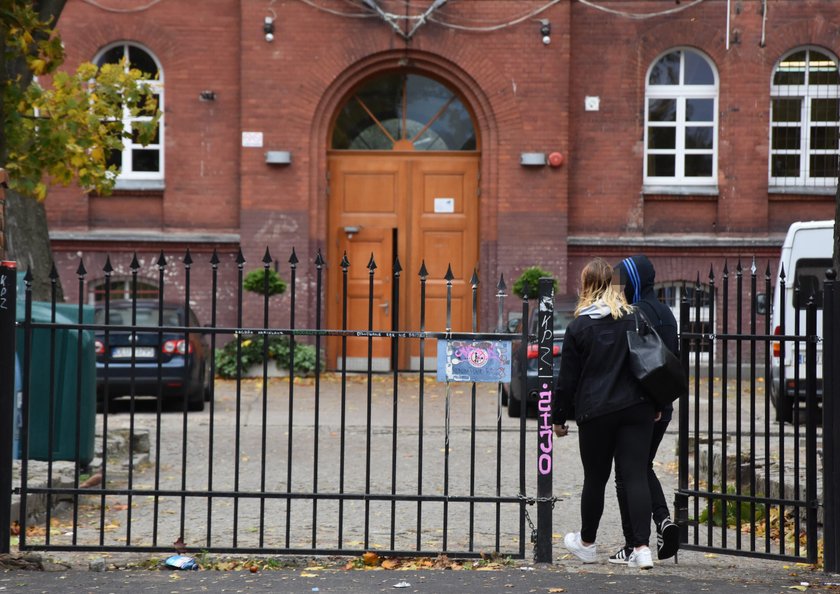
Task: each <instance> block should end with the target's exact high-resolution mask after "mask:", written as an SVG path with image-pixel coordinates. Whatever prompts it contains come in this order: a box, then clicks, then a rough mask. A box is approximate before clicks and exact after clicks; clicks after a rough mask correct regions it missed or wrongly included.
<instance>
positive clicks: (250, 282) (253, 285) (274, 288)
mask: <svg viewBox="0 0 840 594" xmlns="http://www.w3.org/2000/svg"><path fill="white" fill-rule="evenodd" d="M266 275H267V276H268V296H269V297H271V296H272V295H280V294H281V293H284V292H285V291H286V281H284V280H283V279H282V278H280V275H279V274H277V271H275V270H272V269H270V268H255V269H254V270H252V271H251V272H249V273H248V274H246V275H245V279H244V280H243V281H242V288H243V289H245V290H246V291H250V292H251V293H256V294H258V295H265V294H266V286H265V279H266Z"/></svg>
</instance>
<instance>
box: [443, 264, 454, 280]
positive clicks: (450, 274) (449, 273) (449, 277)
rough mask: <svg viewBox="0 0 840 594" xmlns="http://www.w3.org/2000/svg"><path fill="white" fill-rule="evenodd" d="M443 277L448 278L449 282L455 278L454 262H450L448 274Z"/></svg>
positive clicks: (447, 269)
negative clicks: (453, 271)
mask: <svg viewBox="0 0 840 594" xmlns="http://www.w3.org/2000/svg"><path fill="white" fill-rule="evenodd" d="M443 278H444V280H446V282H449V283H451V282H452V280H453V279H454V278H455V275H454V274H452V264H450V265H449V266H448V267H447V268H446V276H444V277H443Z"/></svg>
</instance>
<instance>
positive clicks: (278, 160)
mask: <svg viewBox="0 0 840 594" xmlns="http://www.w3.org/2000/svg"><path fill="white" fill-rule="evenodd" d="M265 162H266V163H268V164H269V165H290V164H291V163H292V153H291V152H289V151H266V153H265Z"/></svg>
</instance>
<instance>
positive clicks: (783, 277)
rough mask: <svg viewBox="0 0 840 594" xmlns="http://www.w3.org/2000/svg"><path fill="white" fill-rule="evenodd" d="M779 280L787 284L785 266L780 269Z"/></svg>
mask: <svg viewBox="0 0 840 594" xmlns="http://www.w3.org/2000/svg"><path fill="white" fill-rule="evenodd" d="M779 278H780V279H781V280H782V282H785V279H786V278H787V277H786V276H785V265H784V264H782V265H781V267H780V268H779Z"/></svg>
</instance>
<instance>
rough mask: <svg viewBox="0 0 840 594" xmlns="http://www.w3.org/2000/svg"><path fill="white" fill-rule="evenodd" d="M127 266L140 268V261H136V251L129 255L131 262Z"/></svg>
mask: <svg viewBox="0 0 840 594" xmlns="http://www.w3.org/2000/svg"><path fill="white" fill-rule="evenodd" d="M128 267H129V268H131V270H134V271H136V270H137V269H138V268H140V262H138V261H137V252H134V254H133V255H132V256H131V264H129V265H128Z"/></svg>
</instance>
